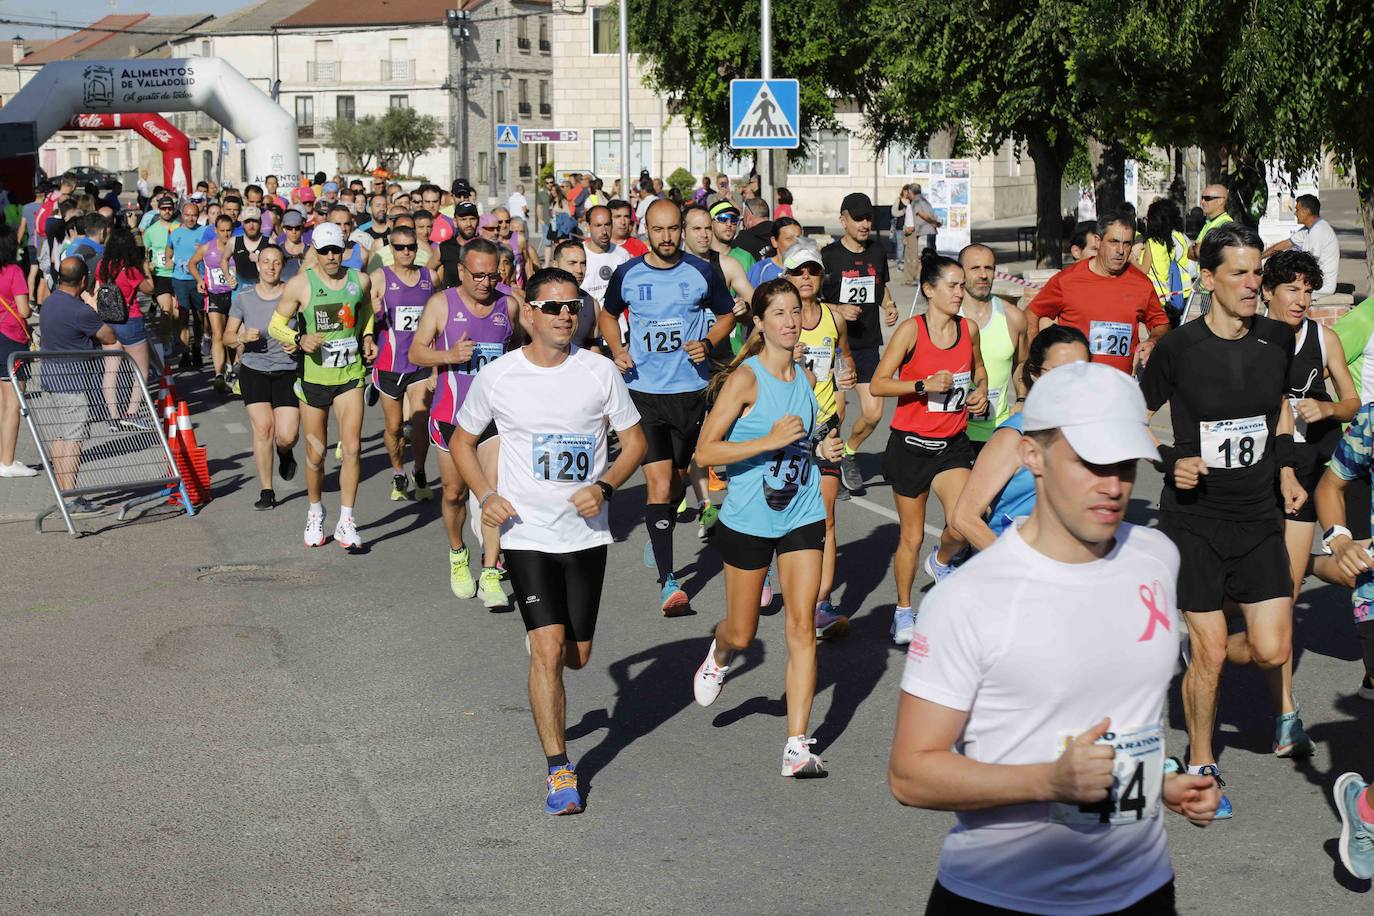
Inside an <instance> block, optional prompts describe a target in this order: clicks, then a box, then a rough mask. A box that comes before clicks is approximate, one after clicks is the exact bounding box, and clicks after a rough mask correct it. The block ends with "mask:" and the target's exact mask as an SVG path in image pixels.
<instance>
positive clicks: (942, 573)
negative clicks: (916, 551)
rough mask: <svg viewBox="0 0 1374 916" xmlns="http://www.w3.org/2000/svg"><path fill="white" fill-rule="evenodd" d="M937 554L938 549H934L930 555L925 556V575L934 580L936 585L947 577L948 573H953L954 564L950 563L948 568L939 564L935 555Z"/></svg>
mask: <svg viewBox="0 0 1374 916" xmlns="http://www.w3.org/2000/svg"><path fill="white" fill-rule="evenodd" d="M939 552H940V548H938V547H936V548H935V549H934V550H932V551H931V552H930V553H928V554H926V574H927V575H929V576H930V578H932V579H934V580H935V581H936V582H937V583H938V582H939V581H940V580H941V579H943V578H945V577H946V576H948V575H949V574H950V573H952V572H954V564H953V563H952V562H951V563H950V564H949V565H948V566H946V565H945V564H943V563H941V562H940V561H939V559H937V558H936V556H935V555H936V554H937V553H939Z"/></svg>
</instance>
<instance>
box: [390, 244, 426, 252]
mask: <svg viewBox="0 0 1374 916" xmlns="http://www.w3.org/2000/svg"><path fill="white" fill-rule="evenodd" d="M391 247H392V248H394V249H395V250H397V251H419V250H420V246H419V244H418V243H417V242H411V243H410V244H409V245H397V244H396V243H395V242H393V243H392V244H391Z"/></svg>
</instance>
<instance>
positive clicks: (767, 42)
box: [754, 0, 773, 217]
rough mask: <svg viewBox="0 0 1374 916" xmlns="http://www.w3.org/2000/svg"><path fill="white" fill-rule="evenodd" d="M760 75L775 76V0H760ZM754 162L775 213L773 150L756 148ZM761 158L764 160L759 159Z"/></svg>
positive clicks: (763, 195)
mask: <svg viewBox="0 0 1374 916" xmlns="http://www.w3.org/2000/svg"><path fill="white" fill-rule="evenodd" d="M759 70H760V73H759V77H760V78H761V79H765V80H771V79H772V78H773V0H759ZM754 156H755V160H754V164H755V168H756V169H757V171H758V173H759V199H761V200H762V201H763V202H764V203H766V204H768V215H769V216H770V217H771V216H772V215H773V151H772V150H771V149H763V150H754ZM760 158H761V159H762V161H759V160H760Z"/></svg>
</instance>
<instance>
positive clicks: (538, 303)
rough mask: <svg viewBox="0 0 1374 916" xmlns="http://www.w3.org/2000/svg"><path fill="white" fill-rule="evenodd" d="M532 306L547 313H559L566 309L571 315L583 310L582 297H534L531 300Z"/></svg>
mask: <svg viewBox="0 0 1374 916" xmlns="http://www.w3.org/2000/svg"><path fill="white" fill-rule="evenodd" d="M530 308H534V309H539V311H541V312H543V313H544V314H545V315H557V314H559V313H560V312H562V311H563V310H564V309H567V310H568V314H569V315H576V314H577V313H578V312H580V311H582V300H581V299H534V300H531V301H530Z"/></svg>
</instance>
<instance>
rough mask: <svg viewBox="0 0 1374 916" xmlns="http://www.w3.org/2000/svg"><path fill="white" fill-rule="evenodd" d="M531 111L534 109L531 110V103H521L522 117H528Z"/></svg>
mask: <svg viewBox="0 0 1374 916" xmlns="http://www.w3.org/2000/svg"><path fill="white" fill-rule="evenodd" d="M531 111H533V109H532V108H530V103H529V102H521V103H520V113H521V114H522V115H527V114H529V113H530V112H531Z"/></svg>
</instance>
